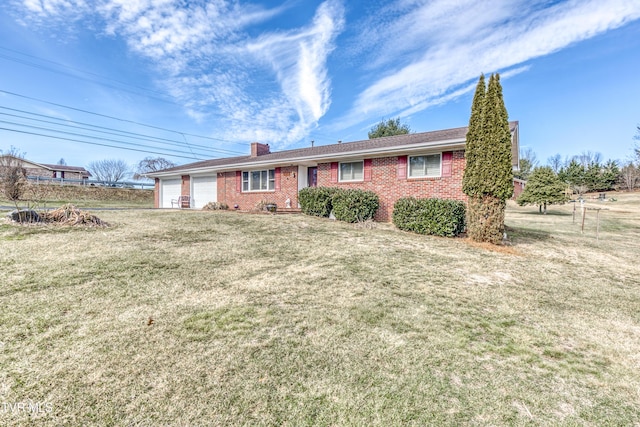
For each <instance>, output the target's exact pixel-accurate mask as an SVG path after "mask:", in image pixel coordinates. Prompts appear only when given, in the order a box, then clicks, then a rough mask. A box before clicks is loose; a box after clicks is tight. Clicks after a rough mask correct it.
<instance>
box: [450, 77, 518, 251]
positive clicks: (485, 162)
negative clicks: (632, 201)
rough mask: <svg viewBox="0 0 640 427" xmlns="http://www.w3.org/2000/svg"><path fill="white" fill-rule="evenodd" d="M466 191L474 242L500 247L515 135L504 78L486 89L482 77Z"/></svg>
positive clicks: (510, 186) (469, 139)
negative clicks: (510, 119)
mask: <svg viewBox="0 0 640 427" xmlns="http://www.w3.org/2000/svg"><path fill="white" fill-rule="evenodd" d="M465 157H466V162H467V164H466V167H465V171H464V177H463V181H462V190H463V191H464V193H465V194H466V195H467V196H469V202H468V208H467V231H468V235H469V237H470V238H471V239H473V240H476V241H480V242H491V243H494V244H498V243H500V242H501V241H502V236H503V233H504V212H505V208H506V201H507V199H509V198H510V197H511V196H512V195H513V169H512V165H511V163H512V159H511V131H510V129H509V118H508V114H507V110H506V108H505V106H504V100H503V97H502V86H501V85H500V76H499V75H498V74H495V75H492V76H491V77H490V79H489V86H488V88H485V85H484V76H480V79H479V81H478V85H477V87H476V93H475V95H474V98H473V104H472V107H471V117H470V119H469V130H468V132H467V143H466V149H465Z"/></svg>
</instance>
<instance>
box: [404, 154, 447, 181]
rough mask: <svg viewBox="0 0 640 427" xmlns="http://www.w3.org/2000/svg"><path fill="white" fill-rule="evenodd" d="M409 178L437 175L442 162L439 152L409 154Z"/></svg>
mask: <svg viewBox="0 0 640 427" xmlns="http://www.w3.org/2000/svg"><path fill="white" fill-rule="evenodd" d="M407 163H408V168H409V178H425V177H426V178H432V177H439V176H440V175H441V174H440V168H441V164H442V158H441V154H440V153H438V154H428V155H424V156H409V161H408V162H407Z"/></svg>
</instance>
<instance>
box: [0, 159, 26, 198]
mask: <svg viewBox="0 0 640 427" xmlns="http://www.w3.org/2000/svg"><path fill="white" fill-rule="evenodd" d="M23 158H24V153H20V152H19V151H18V150H17V149H16V148H15V147H11V149H10V150H9V151H7V152H6V153H4V152H2V151H1V150H0V183H1V187H0V189H1V191H2V195H3V196H4V197H5V198H6V199H7V200H9V201H11V202H13V203H14V204H15V205H16V209H18V202H19V201H20V200H21V199H22V196H23V195H24V192H25V189H26V187H27V172H26V171H25V169H24V167H22V159H23Z"/></svg>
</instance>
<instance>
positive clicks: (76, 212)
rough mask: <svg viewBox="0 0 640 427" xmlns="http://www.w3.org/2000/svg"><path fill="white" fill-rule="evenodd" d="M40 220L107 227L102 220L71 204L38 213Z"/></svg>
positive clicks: (52, 222) (62, 223)
mask: <svg viewBox="0 0 640 427" xmlns="http://www.w3.org/2000/svg"><path fill="white" fill-rule="evenodd" d="M40 219H41V221H42V222H45V223H48V224H60V225H86V226H89V227H109V224H108V223H106V222H104V221H102V220H101V219H100V218H98V217H97V216H95V215H92V214H90V213H89V212H86V211H81V210H80V209H78V208H76V207H75V206H73V205H72V204H67V205H64V206H61V207H59V208H58V209H54V210H52V211H47V212H43V213H41V214H40Z"/></svg>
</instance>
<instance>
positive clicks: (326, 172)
mask: <svg viewBox="0 0 640 427" xmlns="http://www.w3.org/2000/svg"><path fill="white" fill-rule="evenodd" d="M509 125H510V128H511V136H512V152H511V154H512V158H513V162H512V164H513V167H514V169H517V168H518V152H519V142H518V122H517V121H514V122H510V123H509ZM466 134H467V128H466V127H461V128H455V129H446V130H439V131H433V132H422V133H412V134H407V135H397V136H390V137H384V138H376V139H371V140H364V141H356V142H349V143H338V144H331V145H322V146H316V147H308V148H299V149H294V150H285V151H277V152H271V151H270V149H269V145H267V144H261V143H258V142H254V143H252V144H251V154H250V155H248V156H240V157H229V158H220V159H212V160H205V161H200V162H196V163H190V164H186V165H183V166H177V167H173V168H169V169H164V170H162V171H157V172H154V173H150V174H148V176H149V177H152V178H155V207H156V208H171V207H175V206H176V204H175V201H176V200H177V199H178V197H180V196H183V197H184V196H187V197H188V203H189V206H190V207H192V208H201V207H203V206H204V205H205V204H206V203H208V202H223V203H226V204H227V205H229V207H230V208H232V209H234V208H235V209H240V210H250V209H253V208H255V207H256V205H257V204H259V203H260V202H267V203H276V204H277V205H278V210H287V209H296V208H298V191H299V190H300V189H302V188H305V187H315V186H322V187H339V188H358V189H363V190H372V191H374V192H375V193H377V194H378V196H379V197H380V208H379V209H378V212H377V213H376V217H375V219H376V220H377V221H390V220H391V213H392V212H393V205H394V203H395V202H396V201H397V200H398V199H399V198H401V197H408V196H414V197H419V198H425V197H438V198H446V199H458V200H466V195H465V194H464V193H463V192H462V175H463V171H464V167H465V158H464V147H465V142H466V141H465V138H466ZM172 201H173V202H174V203H172Z"/></svg>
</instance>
